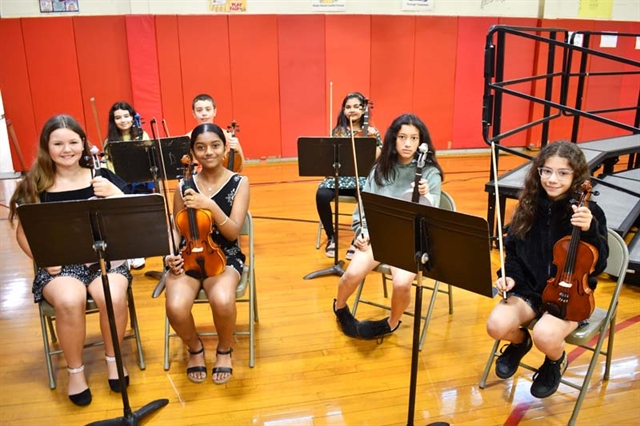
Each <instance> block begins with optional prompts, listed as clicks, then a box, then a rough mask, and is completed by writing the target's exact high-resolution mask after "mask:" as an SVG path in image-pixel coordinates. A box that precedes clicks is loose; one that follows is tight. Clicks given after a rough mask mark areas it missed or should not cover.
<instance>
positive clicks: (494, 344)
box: [478, 340, 500, 389]
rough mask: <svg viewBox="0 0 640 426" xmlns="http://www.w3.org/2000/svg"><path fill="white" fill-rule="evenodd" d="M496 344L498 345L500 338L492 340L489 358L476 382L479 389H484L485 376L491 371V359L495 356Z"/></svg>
mask: <svg viewBox="0 0 640 426" xmlns="http://www.w3.org/2000/svg"><path fill="white" fill-rule="evenodd" d="M498 345H500V340H496V341H495V342H493V347H492V348H491V353H490V354H489V360H488V361H487V365H486V367H484V372H483V373H482V377H481V378H480V383H479V384H478V386H479V387H480V389H484V388H485V386H486V384H487V377H489V371H491V366H492V365H493V359H494V358H495V357H496V353H497V352H498Z"/></svg>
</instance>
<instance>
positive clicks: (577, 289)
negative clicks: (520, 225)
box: [542, 181, 598, 321]
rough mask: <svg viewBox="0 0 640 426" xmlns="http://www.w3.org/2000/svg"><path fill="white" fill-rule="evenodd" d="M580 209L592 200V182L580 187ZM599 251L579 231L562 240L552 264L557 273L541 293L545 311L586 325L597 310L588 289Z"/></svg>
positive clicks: (556, 247)
mask: <svg viewBox="0 0 640 426" xmlns="http://www.w3.org/2000/svg"><path fill="white" fill-rule="evenodd" d="M580 188H581V189H582V195H581V197H580V201H579V207H581V206H583V205H586V204H587V202H588V200H589V197H590V196H591V195H590V194H591V182H589V181H585V182H584V183H583V184H582V185H581V187H580ZM597 261H598V249H596V248H595V247H594V246H592V245H591V244H589V243H586V242H584V241H581V240H580V228H579V227H578V226H574V227H573V230H572V232H571V236H566V237H564V238H561V239H560V240H558V242H556V244H555V245H554V246H553V264H554V265H556V266H557V268H558V273H557V274H556V276H555V277H554V278H550V279H549V280H547V286H546V287H545V289H544V292H543V293H542V308H543V310H545V311H546V312H548V313H550V314H551V315H553V316H554V317H557V318H560V319H562V320H568V321H583V320H586V319H587V318H589V317H590V316H591V314H592V313H593V310H594V308H595V301H594V298H593V290H591V287H589V274H591V273H592V272H593V271H594V270H595V266H596V262H597Z"/></svg>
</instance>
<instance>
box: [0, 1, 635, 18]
mask: <svg viewBox="0 0 640 426" xmlns="http://www.w3.org/2000/svg"><path fill="white" fill-rule="evenodd" d="M246 1H247V12H246V13H255V14H309V13H314V12H316V11H317V10H315V9H314V8H313V7H312V1H311V0H246ZM541 1H542V2H544V0H433V5H434V7H433V10H431V11H420V12H413V11H403V10H402V7H401V6H402V0H346V11H344V12H336V13H348V14H380V15H398V14H425V15H426V14H428V15H438V16H513V17H537V16H538V13H539V12H538V9H539V5H540V2H541ZM618 1H621V0H618ZM636 1H637V0H636ZM78 2H79V6H80V12H79V13H77V14H76V13H62V14H59V13H43V14H41V13H40V8H39V4H38V1H37V0H0V15H1V16H2V17H4V18H10V17H14V18H16V17H27V16H30V17H32V16H41V17H45V16H60V15H64V16H74V15H124V14H130V13H133V14H157V15H162V14H171V15H175V14H178V15H189V14H207V13H211V12H209V8H208V5H209V2H208V1H207V0H111V1H109V0H78Z"/></svg>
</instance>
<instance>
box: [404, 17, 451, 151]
mask: <svg viewBox="0 0 640 426" xmlns="http://www.w3.org/2000/svg"><path fill="white" fill-rule="evenodd" d="M457 38H458V18H456V17H435V16H416V45H415V66H414V78H413V89H412V92H413V111H414V112H415V113H416V114H417V115H418V116H419V117H420V118H421V119H422V120H423V121H424V122H425V124H426V125H427V128H428V129H429V134H430V135H431V139H432V140H433V143H434V145H435V147H436V149H438V150H440V149H446V148H447V147H448V144H449V143H450V141H451V140H452V139H453V114H452V113H451V112H452V111H453V97H454V84H455V70H456V56H457V53H456V45H457Z"/></svg>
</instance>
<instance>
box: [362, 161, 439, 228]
mask: <svg viewBox="0 0 640 426" xmlns="http://www.w3.org/2000/svg"><path fill="white" fill-rule="evenodd" d="M394 170H395V179H394V181H393V182H385V184H383V185H382V186H379V185H378V184H376V182H375V180H374V178H373V175H374V173H375V168H374V169H372V170H371V172H370V173H369V176H368V177H367V182H366V183H365V184H364V187H363V188H362V191H363V192H371V193H373V194H378V195H384V196H386V197H392V198H402V195H403V194H404V193H406V192H413V189H412V188H411V184H412V183H413V182H414V180H415V174H416V161H415V160H414V161H412V162H411V163H409V164H407V165H402V164H399V163H396V165H395V166H394ZM391 175H392V173H391ZM422 178H423V179H426V180H427V183H428V184H429V193H428V194H427V195H426V198H427V200H429V203H430V204H431V205H432V206H439V205H440V191H441V190H442V176H440V171H439V170H438V169H437V168H435V167H433V166H431V165H428V164H427V165H425V166H424V168H423V169H422ZM362 220H363V222H364V225H363V226H362V227H364V228H365V229H367V221H366V218H365V217H364V212H363V213H362ZM351 228H352V229H353V230H354V232H355V236H356V237H358V236H359V235H360V229H361V226H360V214H359V211H358V207H357V206H356V209H355V211H354V212H353V222H352V224H351Z"/></svg>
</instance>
